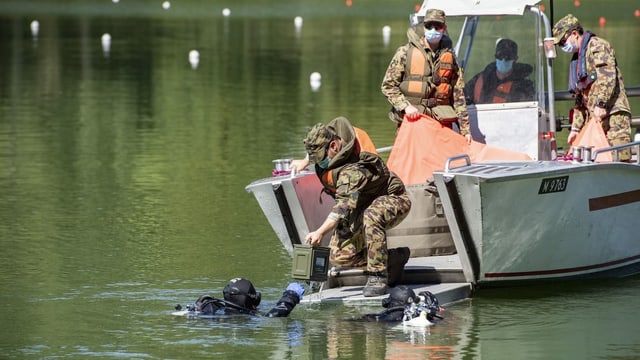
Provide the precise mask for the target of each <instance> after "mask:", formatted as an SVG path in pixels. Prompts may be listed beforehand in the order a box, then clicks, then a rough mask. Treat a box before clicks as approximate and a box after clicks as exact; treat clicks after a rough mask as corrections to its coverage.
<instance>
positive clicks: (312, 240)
mask: <svg viewBox="0 0 640 360" xmlns="http://www.w3.org/2000/svg"><path fill="white" fill-rule="evenodd" d="M304 240H305V241H306V243H307V244H309V245H311V246H316V245H320V241H321V240H322V234H321V233H320V232H318V231H312V232H310V233H308V234H307V236H306V237H305V238H304Z"/></svg>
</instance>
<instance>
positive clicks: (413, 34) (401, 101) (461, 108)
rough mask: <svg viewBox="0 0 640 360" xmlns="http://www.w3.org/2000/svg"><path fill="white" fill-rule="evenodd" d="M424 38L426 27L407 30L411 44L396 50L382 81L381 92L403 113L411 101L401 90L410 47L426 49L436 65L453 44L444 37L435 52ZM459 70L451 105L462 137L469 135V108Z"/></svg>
mask: <svg viewBox="0 0 640 360" xmlns="http://www.w3.org/2000/svg"><path fill="white" fill-rule="evenodd" d="M423 36H424V27H423V26H422V24H420V25H417V26H414V27H410V28H409V29H408V30H407V38H408V39H409V42H408V43H407V44H405V45H403V46H401V47H399V48H398V49H397V50H396V53H395V55H394V56H393V58H392V59H391V62H390V63H389V66H388V68H387V71H386V73H385V75H384V79H383V80H382V85H381V90H382V94H383V95H384V96H386V97H387V100H388V101H389V103H391V105H392V106H393V108H394V109H395V110H396V111H398V112H401V111H403V110H404V109H405V108H406V107H407V106H409V105H410V102H409V100H407V98H406V97H405V95H404V94H403V93H402V90H401V89H400V83H401V82H402V81H403V79H404V76H405V72H406V71H407V69H406V67H407V53H408V50H409V48H410V47H412V46H413V47H416V48H421V49H424V51H425V53H426V54H427V56H430V57H431V59H430V61H428V63H434V62H435V60H436V59H438V58H439V56H440V50H442V49H449V50H451V47H452V42H451V39H449V37H447V36H443V38H442V40H441V41H440V49H438V50H436V51H435V52H434V51H432V50H431V49H429V48H428V47H427V48H425V46H424V43H423V42H422V38H423ZM456 68H457V69H458V71H457V74H455V75H454V78H453V81H452V83H453V84H454V86H453V94H452V98H451V105H452V106H453V108H454V109H455V112H456V114H457V115H458V126H459V127H460V132H461V133H462V135H466V134H469V114H468V112H467V107H466V103H465V97H464V77H463V71H462V69H461V68H460V67H458V66H456Z"/></svg>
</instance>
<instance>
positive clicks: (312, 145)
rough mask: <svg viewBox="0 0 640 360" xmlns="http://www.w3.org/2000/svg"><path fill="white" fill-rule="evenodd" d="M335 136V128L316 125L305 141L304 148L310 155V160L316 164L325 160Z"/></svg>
mask: <svg viewBox="0 0 640 360" xmlns="http://www.w3.org/2000/svg"><path fill="white" fill-rule="evenodd" d="M335 136H336V133H335V130H333V128H331V127H329V126H326V125H324V124H321V123H318V124H316V125H314V126H313V127H312V128H311V130H309V132H308V133H307V137H306V138H305V139H304V147H305V149H306V150H307V153H308V154H309V160H310V161H311V162H314V163H319V162H320V161H322V160H324V158H325V156H326V152H327V148H328V147H329V143H330V142H331V140H333V139H334V137H335Z"/></svg>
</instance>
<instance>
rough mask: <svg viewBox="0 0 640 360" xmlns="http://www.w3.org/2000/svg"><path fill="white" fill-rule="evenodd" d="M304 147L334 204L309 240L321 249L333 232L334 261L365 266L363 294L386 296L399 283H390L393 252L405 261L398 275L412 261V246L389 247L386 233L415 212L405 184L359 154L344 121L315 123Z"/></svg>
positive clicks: (376, 159) (374, 160)
mask: <svg viewBox="0 0 640 360" xmlns="http://www.w3.org/2000/svg"><path fill="white" fill-rule="evenodd" d="M304 144H305V148H306V151H307V153H308V155H309V160H310V161H312V162H314V163H315V169H316V174H317V175H318V177H319V178H320V180H321V182H322V183H323V185H324V188H325V190H326V191H327V192H328V193H329V194H331V195H332V196H334V198H335V200H336V204H335V205H334V207H333V209H332V210H331V213H330V214H329V215H328V217H327V219H326V220H325V221H324V223H323V224H322V225H321V226H320V227H319V228H318V229H317V230H315V231H312V232H310V233H309V234H308V235H307V236H306V238H305V240H306V242H307V243H309V244H311V245H319V244H320V241H321V240H322V238H323V236H324V235H325V234H326V233H328V232H330V231H333V235H332V238H331V242H330V245H329V246H330V248H331V253H330V254H331V255H330V261H331V263H332V264H334V265H338V266H344V267H365V266H366V269H367V272H368V274H369V277H368V280H367V284H366V285H365V287H364V289H363V295H364V296H377V295H383V294H385V293H386V290H387V284H388V283H389V282H390V280H391V281H392V282H393V281H395V279H391V273H392V270H393V269H392V262H391V258H392V250H396V251H397V252H396V253H395V255H397V256H399V257H402V259H401V260H400V261H399V262H400V264H396V265H397V266H398V267H399V269H395V273H396V274H397V273H398V272H401V271H402V268H403V267H404V264H405V263H406V262H407V260H408V258H409V249H408V248H399V249H389V250H388V249H387V235H386V229H390V228H392V227H394V226H396V225H398V224H399V223H400V222H401V221H402V220H404V218H405V217H406V215H407V213H408V212H409V210H410V209H411V201H410V200H409V195H408V194H407V192H406V190H405V187H404V184H403V183H402V180H400V178H399V177H398V176H397V175H396V174H394V173H393V172H391V171H389V169H388V168H387V166H386V165H385V163H384V161H383V160H382V159H381V158H380V157H379V156H378V155H376V154H372V153H369V152H366V151H361V150H360V146H359V143H358V140H357V138H356V135H355V130H354V129H353V126H352V125H351V123H350V122H349V120H347V119H346V118H344V117H339V118H336V119H334V120H332V121H331V122H330V123H329V124H327V125H323V124H317V125H315V126H314V127H313V128H312V129H311V130H310V131H309V133H308V134H307V136H306V138H305V140H304ZM401 249H402V250H401ZM394 257H395V256H394ZM394 276H395V275H394Z"/></svg>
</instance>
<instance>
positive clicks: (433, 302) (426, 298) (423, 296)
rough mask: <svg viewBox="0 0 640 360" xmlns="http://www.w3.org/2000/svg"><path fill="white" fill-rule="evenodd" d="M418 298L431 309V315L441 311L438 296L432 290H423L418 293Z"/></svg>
mask: <svg viewBox="0 0 640 360" xmlns="http://www.w3.org/2000/svg"><path fill="white" fill-rule="evenodd" d="M418 298H419V299H420V301H421V303H423V304H424V307H425V308H427V309H428V310H429V316H430V317H433V316H434V315H436V314H437V313H438V312H439V311H440V303H439V302H438V298H437V297H436V296H435V295H433V294H432V293H431V292H430V291H422V292H421V293H420V294H418Z"/></svg>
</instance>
